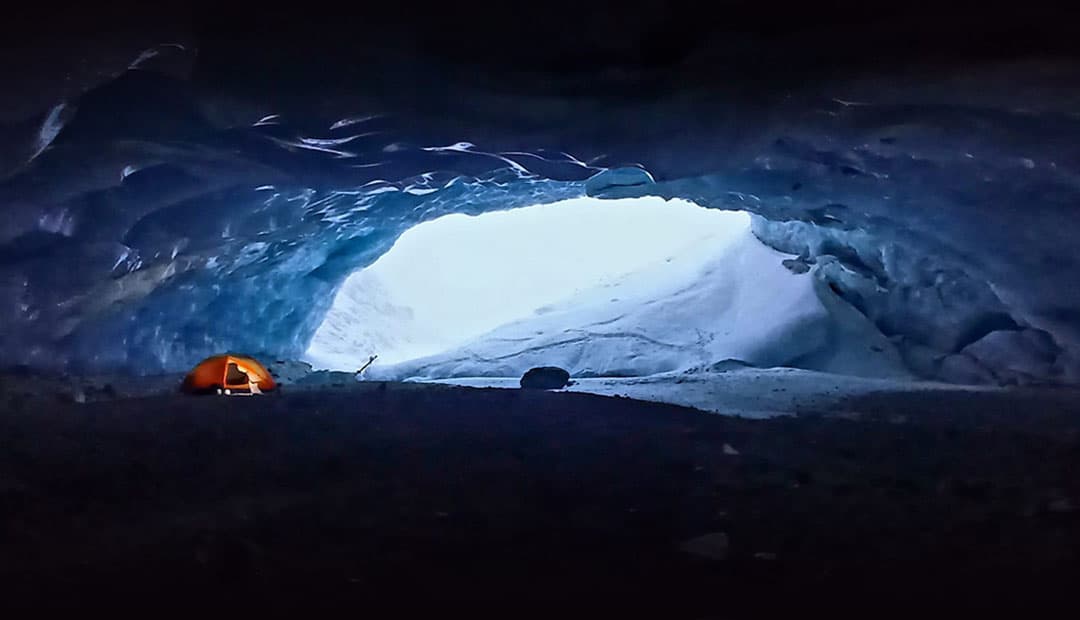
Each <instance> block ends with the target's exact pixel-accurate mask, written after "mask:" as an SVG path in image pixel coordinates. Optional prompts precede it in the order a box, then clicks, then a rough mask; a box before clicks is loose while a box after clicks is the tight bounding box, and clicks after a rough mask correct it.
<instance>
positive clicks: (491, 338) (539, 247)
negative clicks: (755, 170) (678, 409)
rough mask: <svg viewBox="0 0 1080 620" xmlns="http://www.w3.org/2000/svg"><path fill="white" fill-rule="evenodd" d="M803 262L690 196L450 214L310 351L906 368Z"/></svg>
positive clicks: (401, 253)
mask: <svg viewBox="0 0 1080 620" xmlns="http://www.w3.org/2000/svg"><path fill="white" fill-rule="evenodd" d="M792 258H793V257H792V256H791V255H788V254H784V253H781V252H779V251H776V250H774V249H772V248H770V247H768V246H766V245H764V244H763V243H761V241H759V240H758V239H757V238H756V237H755V235H754V233H753V231H752V216H751V215H750V214H748V213H746V212H743V211H724V210H718V209H708V208H704V207H701V206H699V205H697V204H694V203H692V202H689V201H686V200H680V199H674V200H665V199H662V198H657V197H642V198H632V199H608V200H601V199H596V198H588V197H580V198H573V199H568V200H561V201H557V202H553V203H548V204H538V205H532V206H527V207H521V208H515V209H509V210H502V211H494V212H488V213H483V214H480V215H475V216H472V215H465V214H461V213H456V214H451V215H446V216H443V217H440V218H437V219H434V220H431V221H428V222H425V223H422V224H419V225H417V226H415V227H413V228H411V229H409V230H407V231H405V232H404V233H403V234H402V235H401V237H400V238H398V240H397V241H396V242H395V244H394V245H393V246H392V248H391V249H390V250H389V251H387V252H386V253H385V254H383V255H382V256H381V257H380V258H378V259H377V260H376V261H375V262H374V263H372V264H370V265H368V266H366V267H364V268H362V269H360V270H358V271H356V272H354V273H352V274H351V275H350V276H349V277H348V278H347V279H346V280H345V282H344V283H343V285H342V286H341V287H340V289H339V290H338V292H337V294H336V297H335V299H334V301H333V303H332V305H331V307H330V309H329V311H328V312H327V313H326V316H325V318H324V319H323V321H322V323H321V324H320V326H319V327H318V329H317V330H316V331H315V333H314V336H313V337H312V339H311V342H310V344H309V346H308V348H307V351H306V354H305V359H306V360H307V361H308V362H309V363H311V364H312V365H313V366H314V367H316V368H323V369H332V370H344V371H352V370H356V369H358V368H361V367H362V366H364V364H365V362H367V361H368V360H369V359H370V358H371V356H377V363H376V364H375V365H374V366H373V367H372V368H370V369H369V370H368V371H367V374H369V375H371V376H374V377H380V378H388V379H423V380H438V379H447V378H455V377H457V378H461V377H516V376H520V375H521V374H522V373H523V372H524V371H526V370H528V369H529V368H531V367H535V366H545V365H554V366H559V367H563V368H565V369H566V370H568V371H569V372H570V373H571V374H573V375H574V376H576V377H641V376H650V375H658V374H662V373H672V372H691V371H707V370H709V369H710V368H714V367H718V366H723V365H725V364H730V363H733V362H734V363H738V364H745V365H752V366H764V367H774V366H785V365H795V366H798V367H800V368H807V369H815V370H827V371H831V372H847V373H849V374H867V373H870V374H873V375H875V376H878V375H887V376H894V375H898V374H902V370H900V369H899V365H898V364H897V363H892V362H893V361H894V360H884V361H883V360H881V359H880V358H882V350H883V347H882V346H880V343H879V342H876V341H875V342H871V343H867V342H866V340H867V339H873V338H874V337H877V338H880V337H881V336H880V334H879V333H878V332H877V331H876V330H873V329H869V330H866V331H867V332H868V333H861V332H860V333H858V334H857V335H855V336H852V335H851V333H846V332H845V329H838V327H837V325H836V323H837V322H838V321H840V322H850V321H852V320H853V317H854V320H862V317H861V315H858V313H854V312H849V313H847V314H843V315H842V316H838V312H837V308H836V307H837V306H838V302H836V300H830V299H823V296H826V295H829V296H831V294H830V293H826V292H824V291H823V290H822V287H821V286H820V285H819V283H818V281H817V279H815V278H814V277H813V274H812V273H806V272H805V271H802V270H797V269H792V268H791V266H790V259H792ZM785 261H787V263H785ZM847 331H849V332H850V331H851V330H850V329H848V330H847ZM856 331H857V330H856ZM868 358H869V361H868Z"/></svg>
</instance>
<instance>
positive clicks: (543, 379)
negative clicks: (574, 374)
mask: <svg viewBox="0 0 1080 620" xmlns="http://www.w3.org/2000/svg"><path fill="white" fill-rule="evenodd" d="M569 384H570V373H569V372H567V371H565V370H563V369H562V368H559V367H558V366H538V367H536V368H530V369H529V370H528V371H527V372H526V373H525V374H524V375H522V376H521V387H522V388H527V389H535V390H558V389H562V388H564V387H566V386H567V385H569Z"/></svg>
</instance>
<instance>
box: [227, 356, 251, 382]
mask: <svg viewBox="0 0 1080 620" xmlns="http://www.w3.org/2000/svg"><path fill="white" fill-rule="evenodd" d="M225 385H228V386H233V387H247V386H248V376H247V373H245V372H243V371H242V370H240V367H239V366H237V365H236V363H235V362H229V365H228V366H227V367H226V368H225Z"/></svg>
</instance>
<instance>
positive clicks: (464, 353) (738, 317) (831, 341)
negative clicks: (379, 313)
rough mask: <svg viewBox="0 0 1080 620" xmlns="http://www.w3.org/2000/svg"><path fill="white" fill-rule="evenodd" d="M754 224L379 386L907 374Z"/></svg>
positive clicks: (397, 373)
mask: <svg viewBox="0 0 1080 620" xmlns="http://www.w3.org/2000/svg"><path fill="white" fill-rule="evenodd" d="M786 258H790V256H789V255H786V254H782V253H779V252H777V251H775V250H772V249H770V248H768V247H766V246H765V245H763V244H762V243H761V242H760V241H758V240H757V239H756V238H755V237H754V235H753V234H752V232H751V231H750V226H749V221H748V220H743V221H742V222H740V223H739V227H738V228H736V229H734V230H731V229H729V230H725V231H724V233H723V235H722V236H720V235H717V236H709V235H706V236H703V237H700V238H699V239H697V240H695V241H694V242H693V243H691V244H689V245H687V246H686V247H685V248H683V249H682V250H681V251H680V252H678V253H677V254H674V255H672V256H669V257H667V258H665V259H663V260H659V261H655V262H653V263H652V264H649V265H647V266H645V267H643V268H640V269H638V270H635V271H633V272H630V273H626V274H623V275H621V276H619V277H617V278H613V279H611V280H610V281H603V282H600V283H598V284H596V285H594V286H593V287H591V288H588V289H585V290H581V291H578V292H576V293H574V294H572V295H570V296H568V297H566V298H564V299H562V300H561V301H559V302H556V303H552V304H549V305H547V306H544V307H541V308H539V309H537V310H536V311H534V312H533V313H532V314H531V315H529V316H527V317H523V318H520V319H518V320H514V321H511V322H508V323H506V324H504V325H502V326H500V327H497V328H495V329H493V330H491V331H489V332H487V333H485V334H482V335H480V336H477V337H475V338H473V339H472V340H471V341H469V342H467V343H465V344H463V345H461V346H458V347H455V348H452V349H450V350H448V351H445V352H442V353H439V354H436V355H432V356H427V357H422V358H419V359H414V360H410V361H406V362H402V363H398V364H390V365H379V364H376V365H375V366H373V367H372V368H371V369H370V370H369V371H368V375H367V376H368V378H371V379H440V378H449V377H481V376H486V377H514V376H520V375H521V374H522V373H524V372H525V371H526V370H528V369H529V368H531V367H533V366H541V365H555V366H561V367H563V368H566V369H567V370H569V371H570V372H571V374H572V375H573V376H575V377H596V376H647V375H654V374H658V373H667V372H673V371H686V370H692V371H693V370H698V371H700V370H707V369H709V368H710V367H712V366H713V365H715V364H718V363H722V362H725V360H739V361H740V362H743V363H745V364H748V365H752V366H758V367H775V366H797V367H800V368H807V369H812V370H820V371H826V372H837V373H843V374H851V375H859V376H867V377H892V378H908V377H909V375H908V373H907V371H906V370H905V369H904V367H903V364H902V362H901V361H900V359H899V356H898V354H897V353H896V351H895V349H894V348H893V346H892V345H891V343H890V342H889V341H888V340H887V339H886V338H885V337H884V336H882V335H881V334H880V332H878V330H877V329H876V328H875V327H874V326H873V325H872V324H870V323H869V322H868V321H867V320H866V319H865V317H863V316H862V315H861V314H860V313H858V312H857V311H856V310H854V309H853V308H851V307H850V306H849V305H848V304H847V303H846V302H844V301H843V300H841V299H839V298H838V297H836V296H835V295H834V294H833V293H832V292H831V291H830V290H829V289H828V288H827V287H826V286H824V285H822V284H821V281H820V280H818V279H817V278H815V277H814V276H813V274H814V272H813V271H810V272H809V273H804V274H796V273H793V272H792V271H790V270H789V269H787V268H786V267H784V266H783V265H782V261H783V260H784V259H786Z"/></svg>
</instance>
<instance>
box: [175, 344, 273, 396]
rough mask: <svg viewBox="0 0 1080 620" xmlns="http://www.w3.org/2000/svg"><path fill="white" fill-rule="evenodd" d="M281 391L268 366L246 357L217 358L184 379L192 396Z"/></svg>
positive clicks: (226, 356) (210, 358)
mask: <svg viewBox="0 0 1080 620" xmlns="http://www.w3.org/2000/svg"><path fill="white" fill-rule="evenodd" d="M276 388H277V382H275V381H274V378H273V377H272V376H271V375H270V371H268V370H267V369H266V367H265V366H263V365H262V364H260V363H259V362H257V361H256V360H255V359H254V358H251V357H248V356H246V355H235V354H231V353H228V354H225V355H214V356H212V357H208V358H206V359H204V360H203V361H201V362H199V363H198V364H197V365H196V366H195V367H194V368H192V369H191V372H189V373H188V374H187V376H186V377H184V382H183V384H182V385H181V389H182V390H183V391H184V392H187V393H189V394H214V393H216V394H226V395H232V394H261V393H262V392H268V391H271V390H274V389H276Z"/></svg>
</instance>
